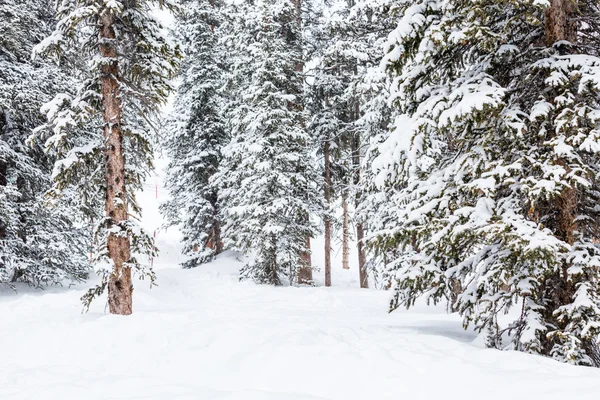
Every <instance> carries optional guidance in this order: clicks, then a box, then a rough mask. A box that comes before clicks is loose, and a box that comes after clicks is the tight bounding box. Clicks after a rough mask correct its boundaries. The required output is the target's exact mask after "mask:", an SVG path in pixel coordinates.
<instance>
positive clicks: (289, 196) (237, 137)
mask: <svg viewBox="0 0 600 400" xmlns="http://www.w3.org/2000/svg"><path fill="white" fill-rule="evenodd" d="M253 6H254V7H252V8H250V9H248V12H247V14H246V15H245V19H244V20H243V25H242V26H241V27H240V31H241V32H245V37H244V40H245V41H246V43H247V42H248V40H249V41H250V44H249V45H248V46H247V53H248V56H249V60H248V63H247V64H246V68H248V69H249V70H250V71H252V74H251V81H250V82H248V84H247V85H246V86H244V85H241V87H240V86H238V87H239V88H240V89H241V88H243V90H240V92H238V93H240V95H241V96H243V103H240V104H239V106H238V107H235V109H234V110H233V112H232V113H231V114H230V116H229V117H228V119H230V121H231V122H230V126H231V127H232V128H233V137H232V139H231V142H230V143H229V144H228V145H227V146H225V147H224V149H223V157H224V159H223V162H222V163H221V168H220V170H219V172H218V174H217V175H216V177H215V182H216V183H217V184H218V185H219V187H220V191H219V196H220V202H221V203H222V206H221V207H222V215H223V236H224V238H225V239H224V240H225V242H226V244H228V245H230V246H232V247H234V248H237V249H239V250H242V251H244V252H245V253H247V254H249V255H250V256H251V260H250V262H249V263H248V264H247V265H246V266H245V267H244V268H243V270H242V278H252V279H254V280H256V281H258V282H262V283H270V284H274V285H280V284H282V283H283V279H284V278H285V277H287V278H288V279H289V280H290V283H291V282H292V281H293V280H294V277H295V276H297V274H298V272H299V270H300V269H301V268H303V267H306V261H305V260H304V259H303V257H302V255H303V253H306V252H307V251H308V250H309V249H307V243H306V242H307V241H306V237H307V236H308V237H310V236H314V234H315V227H314V226H313V224H312V223H311V221H310V219H309V218H307V216H309V215H315V214H316V213H318V212H320V209H321V207H322V202H321V197H320V196H319V194H318V192H317V184H318V182H319V178H318V176H317V172H316V170H315V168H314V166H313V164H314V163H313V159H312V155H311V152H310V144H309V139H310V138H309V136H308V135H307V133H306V130H305V128H304V120H305V112H304V109H303V107H300V106H299V105H301V104H302V98H301V97H300V96H299V94H301V93H302V89H301V88H300V86H301V85H302V74H301V71H298V68H297V65H296V63H297V62H298V60H301V59H302V58H301V54H299V50H298V47H297V46H291V45H290V38H293V37H294V36H296V35H299V34H300V32H299V26H298V24H297V20H296V9H295V7H294V5H293V4H291V3H290V2H289V1H288V0H277V1H275V0H267V1H260V2H254V3H253ZM240 67H241V66H240ZM232 80H233V81H236V79H232Z"/></svg>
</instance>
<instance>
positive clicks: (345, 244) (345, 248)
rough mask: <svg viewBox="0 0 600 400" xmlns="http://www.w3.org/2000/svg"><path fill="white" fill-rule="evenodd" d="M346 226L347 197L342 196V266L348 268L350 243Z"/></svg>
mask: <svg viewBox="0 0 600 400" xmlns="http://www.w3.org/2000/svg"><path fill="white" fill-rule="evenodd" d="M348 229H349V226H348V199H347V198H346V194H344V195H343V196H342V268H344V269H350V244H349V237H350V235H349V231H348Z"/></svg>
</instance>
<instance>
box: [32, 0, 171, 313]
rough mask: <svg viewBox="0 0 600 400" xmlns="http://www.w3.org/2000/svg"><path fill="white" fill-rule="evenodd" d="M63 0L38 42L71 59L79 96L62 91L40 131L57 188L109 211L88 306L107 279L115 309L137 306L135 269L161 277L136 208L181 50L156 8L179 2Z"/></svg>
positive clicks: (100, 227)
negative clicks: (51, 154) (52, 156)
mask: <svg viewBox="0 0 600 400" xmlns="http://www.w3.org/2000/svg"><path fill="white" fill-rule="evenodd" d="M57 6H58V7H57V13H58V17H59V21H58V23H57V25H56V29H55V31H54V32H53V33H52V34H51V35H50V36H49V37H47V38H46V39H45V40H44V41H43V42H42V43H41V44H40V45H39V46H38V48H37V49H36V51H37V52H38V53H39V52H44V53H50V54H53V55H55V56H57V57H58V58H59V59H61V60H63V62H65V63H67V64H69V65H72V66H73V68H75V71H76V76H77V78H78V81H79V83H80V84H79V86H78V90H77V92H76V93H75V94H74V95H71V94H69V93H62V94H59V95H57V96H56V97H55V99H54V100H53V101H52V102H51V103H50V104H49V105H48V107H47V110H48V119H49V124H48V125H49V126H50V128H51V129H50V130H48V131H43V130H40V134H41V135H42V137H43V136H44V133H45V132H47V135H48V136H49V137H48V139H47V140H46V145H47V146H48V148H49V149H50V150H52V151H55V152H56V153H57V154H59V157H60V160H59V163H58V164H57V167H56V170H57V171H56V174H55V178H56V179H55V181H56V183H55V185H56V189H57V190H56V191H57V193H58V194H60V193H61V192H62V193H64V192H67V193H68V192H69V191H75V192H76V193H78V194H80V196H82V198H84V199H86V201H87V202H88V204H87V207H88V208H89V209H93V208H94V207H97V206H98V204H97V201H98V200H99V199H103V200H104V205H105V215H104V218H102V219H101V220H100V222H99V223H98V225H97V230H96V231H97V232H96V236H97V238H98V243H97V245H98V247H99V250H98V252H97V254H98V255H97V257H96V265H97V268H98V272H99V273H100V274H101V275H102V282H101V283H100V285H99V286H97V287H96V288H93V289H91V290H90V292H89V293H88V294H87V295H86V296H84V299H83V300H84V302H85V303H86V304H88V305H89V302H90V301H91V300H92V299H93V298H94V297H95V296H97V295H99V294H100V293H102V292H103V291H104V289H105V288H106V287H108V303H109V309H110V312H111V313H114V314H131V312H132V293H133V283H132V280H131V275H132V270H134V271H136V272H137V273H139V274H140V276H141V277H143V276H149V277H150V279H152V280H154V274H153V272H152V271H151V270H150V269H149V268H148V267H147V266H144V265H143V264H141V263H140V262H139V261H138V260H137V256H138V255H139V254H149V255H152V254H154V252H155V249H154V244H153V242H152V239H151V238H150V237H149V236H148V235H146V234H145V233H144V232H143V231H142V229H141V228H140V227H139V226H137V224H136V223H135V220H134V219H132V218H130V213H131V212H133V213H134V214H136V213H139V212H140V209H139V207H138V205H137V203H136V199H135V196H134V193H135V191H136V190H139V189H140V188H141V184H142V181H143V179H144V177H145V176H146V175H147V173H148V171H149V170H150V169H151V168H152V160H153V154H152V146H151V143H150V140H149V134H150V131H151V129H152V127H153V124H154V122H153V117H154V116H156V114H157V111H158V109H159V107H160V106H161V105H162V104H163V103H164V102H165V101H166V99H167V96H168V95H169V93H170V91H171V85H170V83H169V79H170V77H171V76H172V75H173V74H174V72H175V70H176V68H177V65H178V55H179V54H178V50H177V48H176V47H175V46H173V45H172V44H171V43H170V42H169V41H168V40H167V39H166V38H165V36H164V34H163V33H162V31H161V26H160V23H159V22H158V21H157V20H156V18H155V17H154V16H153V14H152V13H153V9H154V8H155V7H156V6H158V7H159V8H167V9H173V8H174V5H173V3H172V2H171V1H170V0H164V1H163V0H122V1H119V0H61V1H59V2H58V3H57ZM75 57H77V59H75ZM80 59H82V62H78V60H80ZM126 156H127V161H126ZM68 188H70V189H71V190H66V189H68Z"/></svg>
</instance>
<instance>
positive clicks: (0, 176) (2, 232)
mask: <svg viewBox="0 0 600 400" xmlns="http://www.w3.org/2000/svg"><path fill="white" fill-rule="evenodd" d="M7 118H8V117H7V116H6V112H5V111H4V110H3V109H2V107H0V137H2V139H5V135H6V132H4V131H5V129H6V125H7V122H6V119H7ZM7 174H8V164H7V162H6V160H0V186H6V185H7V184H8V180H7ZM6 228H7V226H6V222H5V221H2V220H0V240H2V239H4V238H6ZM0 267H2V264H0Z"/></svg>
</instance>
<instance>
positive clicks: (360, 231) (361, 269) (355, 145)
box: [352, 99, 369, 288]
mask: <svg viewBox="0 0 600 400" xmlns="http://www.w3.org/2000/svg"><path fill="white" fill-rule="evenodd" d="M354 107H355V108H354V111H355V120H358V119H359V118H360V103H359V100H358V99H356V101H355V104H354ZM352 164H353V167H354V190H355V191H356V195H355V208H357V207H358V205H359V203H360V188H359V185H360V134H359V133H355V134H354V137H353V138H352ZM364 238H365V231H364V227H363V224H362V222H361V221H359V220H357V221H356V247H357V250H358V276H359V280H360V287H361V288H368V287H369V279H368V276H367V269H366V267H367V258H366V256H365V250H364V243H363V239H364Z"/></svg>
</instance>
